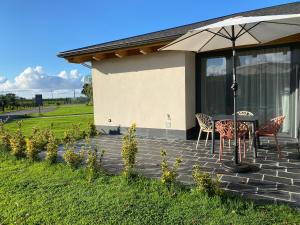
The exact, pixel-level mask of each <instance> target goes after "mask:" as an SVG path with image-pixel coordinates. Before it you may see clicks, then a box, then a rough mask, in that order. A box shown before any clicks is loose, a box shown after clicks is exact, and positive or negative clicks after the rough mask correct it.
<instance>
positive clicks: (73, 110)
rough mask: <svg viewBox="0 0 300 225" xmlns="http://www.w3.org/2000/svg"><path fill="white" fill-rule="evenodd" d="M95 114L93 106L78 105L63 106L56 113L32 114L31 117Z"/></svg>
mask: <svg viewBox="0 0 300 225" xmlns="http://www.w3.org/2000/svg"><path fill="white" fill-rule="evenodd" d="M88 113H93V106H89V105H85V104H78V105H62V106H59V107H57V108H56V109H55V110H54V111H51V112H47V113H42V114H40V115H38V114H32V115H30V116H34V117H35V116H63V115H74V114H88Z"/></svg>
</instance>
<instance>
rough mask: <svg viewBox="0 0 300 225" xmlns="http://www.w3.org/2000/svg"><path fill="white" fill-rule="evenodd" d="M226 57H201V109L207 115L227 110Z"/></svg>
mask: <svg viewBox="0 0 300 225" xmlns="http://www.w3.org/2000/svg"><path fill="white" fill-rule="evenodd" d="M226 82H227V59H226V58H225V57H207V58H206V57H203V58H201V80H200V84H201V111H202V112H203V113H205V114H208V115H213V114H226V112H227V104H226V102H227V101H228V100H227V90H226V89H227V88H226Z"/></svg>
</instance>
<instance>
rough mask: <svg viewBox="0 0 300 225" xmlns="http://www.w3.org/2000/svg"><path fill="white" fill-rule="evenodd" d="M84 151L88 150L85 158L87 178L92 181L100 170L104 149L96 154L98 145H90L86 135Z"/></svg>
mask: <svg viewBox="0 0 300 225" xmlns="http://www.w3.org/2000/svg"><path fill="white" fill-rule="evenodd" d="M83 148H84V150H85V151H87V152H88V158H87V171H88V174H87V180H88V181H89V182H92V181H93V180H94V179H96V178H97V177H98V175H99V174H100V172H101V170H102V159H103V155H104V150H102V151H101V153H100V155H99V154H98V146H95V147H92V146H91V141H90V138H89V137H86V143H85V146H84V147H83Z"/></svg>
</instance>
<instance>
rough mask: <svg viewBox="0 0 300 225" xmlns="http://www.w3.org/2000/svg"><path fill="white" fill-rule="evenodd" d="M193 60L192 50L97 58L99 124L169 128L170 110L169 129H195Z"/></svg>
mask: <svg viewBox="0 0 300 225" xmlns="http://www.w3.org/2000/svg"><path fill="white" fill-rule="evenodd" d="M194 61H195V60H194V58H193V54H192V53H189V54H188V53H184V52H158V53H152V54H149V55H136V56H128V57H124V58H121V59H119V58H114V59H106V60H102V61H99V62H96V61H95V62H93V69H92V76H93V88H94V115H95V124H96V125H98V126H99V125H100V126H120V127H128V126H130V125H131V124H132V123H133V122H135V123H136V124H137V127H140V128H155V129H166V122H167V115H168V114H169V115H170V118H171V127H170V129H172V130H183V131H185V130H187V129H188V128H191V127H192V126H193V122H192V120H194V112H195V109H194V108H195V93H194V92H195V81H194V74H193V73H194V67H195V66H194ZM186 64H188V65H189V66H188V67H193V68H190V69H187V68H186V66H185V65H186ZM189 86H191V87H189ZM191 114H193V115H192V118H193V119H191V118H190V117H191ZM187 116H188V117H189V118H188V119H187ZM109 119H111V122H109Z"/></svg>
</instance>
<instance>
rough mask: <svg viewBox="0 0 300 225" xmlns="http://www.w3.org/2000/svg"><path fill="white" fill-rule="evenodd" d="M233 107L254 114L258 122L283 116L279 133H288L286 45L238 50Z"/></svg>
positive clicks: (289, 104)
mask: <svg viewBox="0 0 300 225" xmlns="http://www.w3.org/2000/svg"><path fill="white" fill-rule="evenodd" d="M237 64H238V67H237V81H238V84H239V91H238V98H237V109H238V110H248V111H251V112H253V113H254V114H255V115H257V116H258V117H259V119H260V123H264V122H266V121H268V120H269V119H271V118H274V117H276V116H279V115H285V116H286V119H285V121H284V124H283V127H282V130H281V132H282V133H286V134H290V133H291V131H292V129H293V124H292V121H294V120H293V118H294V114H293V112H294V107H293V105H294V104H293V100H294V99H293V98H292V95H291V68H292V66H291V51H290V49H289V48H288V47H281V48H269V49H263V50H251V51H243V52H239V53H238V62H237Z"/></svg>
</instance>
